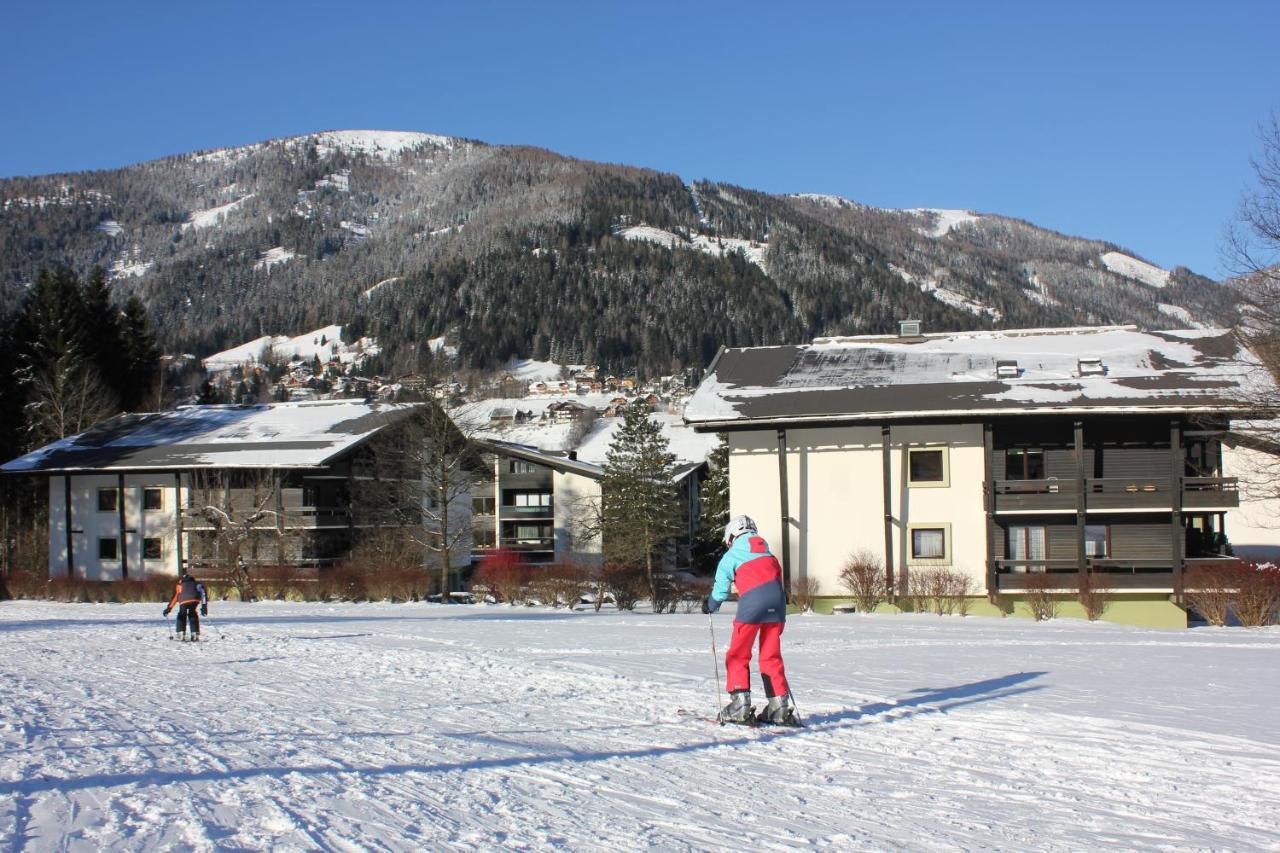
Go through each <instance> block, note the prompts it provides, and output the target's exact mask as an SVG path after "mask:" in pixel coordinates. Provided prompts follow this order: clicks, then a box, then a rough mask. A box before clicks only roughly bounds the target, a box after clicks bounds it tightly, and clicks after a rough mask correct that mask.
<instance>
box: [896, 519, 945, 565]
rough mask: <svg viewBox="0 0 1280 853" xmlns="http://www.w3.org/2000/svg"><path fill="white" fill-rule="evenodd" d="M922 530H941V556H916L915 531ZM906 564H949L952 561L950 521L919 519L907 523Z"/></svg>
mask: <svg viewBox="0 0 1280 853" xmlns="http://www.w3.org/2000/svg"><path fill="white" fill-rule="evenodd" d="M918 530H920V531H923V530H941V531H942V556H941V557H917V556H916V554H915V551H916V536H915V534H916V531H918ZM906 544H907V565H908V566H949V565H951V561H952V550H951V547H952V546H951V523H950V522H946V521H921V522H912V523H910V524H908V525H907V543H906Z"/></svg>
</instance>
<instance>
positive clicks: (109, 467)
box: [0, 400, 414, 473]
mask: <svg viewBox="0 0 1280 853" xmlns="http://www.w3.org/2000/svg"><path fill="white" fill-rule="evenodd" d="M413 408H414V407H413V406H412V405H410V404H387V403H366V402H363V401H354V400H320V401H314V402H299V403H270V404H261V405H254V406H187V407H184V408H181V409H177V410H175V411H172V412H159V413H153V414H138V415H120V416H119V417H115V418H112V419H110V420H107V421H103V422H102V423H100V424H98V425H97V426H95V427H93V428H92V429H90V430H87V431H86V432H82V433H80V434H79V435H73V436H71V437H70V438H64V439H62V440H61V441H56V442H54V443H53V444H49V445H46V446H45V447H42V448H40V449H39V450H35V451H32V452H31V453H28V454H27V455H26V456H21V457H19V458H17V459H14V460H13V461H11V462H9V463H7V464H5V465H3V466H0V471H4V472H5V473H25V472H40V471H45V472H52V471H124V470H131V471H133V470H154V469H162V470H175V469H190V468H316V467H321V466H323V465H326V464H327V463H328V462H329V461H331V460H333V459H334V458H336V457H338V456H341V455H342V454H344V453H346V452H347V451H349V450H351V449H353V448H354V447H355V446H357V445H359V444H361V443H362V442H364V441H365V440H366V439H368V438H370V437H371V436H372V435H373V434H374V433H376V432H378V431H379V430H381V429H383V428H384V427H386V426H388V425H390V424H392V423H395V422H396V421H398V420H400V419H401V418H402V417H404V416H405V415H407V414H408V413H409V412H410V411H411V410H412V409H413Z"/></svg>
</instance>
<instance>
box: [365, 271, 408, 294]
mask: <svg viewBox="0 0 1280 853" xmlns="http://www.w3.org/2000/svg"><path fill="white" fill-rule="evenodd" d="M399 280H400V276H398V275H397V276H392V277H391V278H384V279H383V280H382V281H380V282H378V283H377V284H375V285H374V286H373V287H371V288H369V289H368V290H366V291H365V292H364V298H365V299H372V298H373V295H374V294H375V293H377V292H378V291H380V290H382V289H383V288H384V287H386V286H387V285H389V284H395V283H396V282H397V281H399Z"/></svg>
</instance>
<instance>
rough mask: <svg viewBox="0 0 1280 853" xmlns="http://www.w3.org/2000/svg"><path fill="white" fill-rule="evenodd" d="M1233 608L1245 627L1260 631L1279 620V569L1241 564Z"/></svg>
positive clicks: (1271, 566) (1270, 566)
mask: <svg viewBox="0 0 1280 853" xmlns="http://www.w3.org/2000/svg"><path fill="white" fill-rule="evenodd" d="M1238 576H1239V581H1238V583H1237V585H1236V596H1235V601H1234V609H1235V612H1236V618H1237V619H1239V620H1240V624H1241V625H1243V626H1245V627H1246V628H1260V627H1262V626H1263V625H1270V624H1271V623H1272V622H1274V621H1275V620H1276V616H1277V612H1276V611H1277V609H1280V570H1278V569H1277V568H1276V567H1275V566H1273V565H1266V566H1257V565H1248V564H1245V565H1242V566H1241V567H1240V569H1239V571H1238Z"/></svg>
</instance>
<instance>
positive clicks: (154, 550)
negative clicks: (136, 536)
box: [142, 539, 164, 560]
mask: <svg viewBox="0 0 1280 853" xmlns="http://www.w3.org/2000/svg"><path fill="white" fill-rule="evenodd" d="M142 559H144V560H162V559H164V544H163V542H162V541H161V540H160V539H143V540H142Z"/></svg>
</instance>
